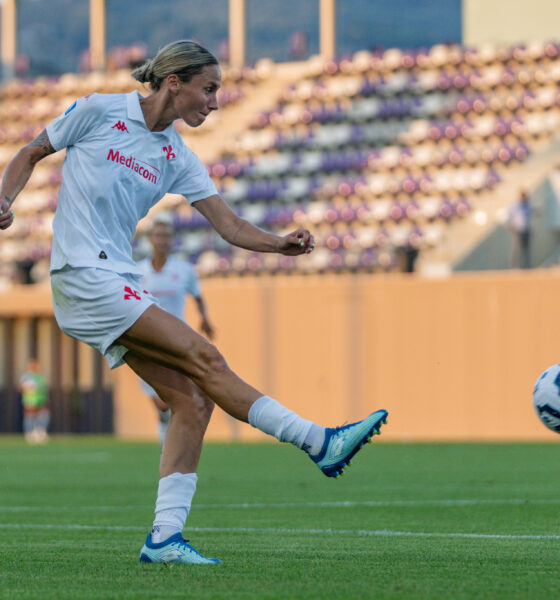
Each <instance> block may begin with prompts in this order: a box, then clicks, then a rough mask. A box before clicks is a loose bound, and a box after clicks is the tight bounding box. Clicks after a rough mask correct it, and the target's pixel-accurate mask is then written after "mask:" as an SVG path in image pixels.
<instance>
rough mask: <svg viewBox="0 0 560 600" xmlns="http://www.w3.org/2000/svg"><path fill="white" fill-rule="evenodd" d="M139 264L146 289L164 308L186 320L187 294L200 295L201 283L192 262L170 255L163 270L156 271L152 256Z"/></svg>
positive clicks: (196, 296) (197, 296)
mask: <svg viewBox="0 0 560 600" xmlns="http://www.w3.org/2000/svg"><path fill="white" fill-rule="evenodd" d="M137 264H138V267H139V269H140V271H141V272H142V280H141V281H142V285H143V286H144V287H145V288H146V290H147V291H148V292H149V293H150V294H151V295H152V296H154V297H155V298H156V299H157V301H158V304H159V305H160V306H161V308H163V310H166V311H167V312H169V313H171V314H172V315H175V316H176V317H178V318H179V319H182V320H183V321H184V320H185V301H186V298H187V294H190V295H191V296H194V297H195V298H199V297H200V283H199V281H198V276H197V274H196V271H195V270H194V268H193V266H192V265H191V263H189V262H187V261H185V260H180V259H178V258H175V257H174V256H169V257H168V258H167V261H166V262H165V265H164V266H163V269H162V270H161V271H154V268H153V266H152V259H151V258H150V257H148V258H145V259H144V260H141V261H139V262H138V263H137Z"/></svg>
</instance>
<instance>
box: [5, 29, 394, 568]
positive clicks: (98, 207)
mask: <svg viewBox="0 0 560 600" xmlns="http://www.w3.org/2000/svg"><path fill="white" fill-rule="evenodd" d="M132 75H133V77H134V78H135V79H137V80H138V81H140V82H143V83H148V84H149V87H150V90H151V92H150V94H149V95H148V96H146V97H143V96H141V95H140V94H138V92H131V93H130V94H91V95H89V96H85V97H83V98H80V99H78V100H77V101H76V102H74V104H72V105H71V106H70V107H69V108H68V109H67V110H66V111H65V112H64V113H63V114H62V115H60V116H59V117H57V118H56V119H55V120H54V121H52V122H51V123H50V124H49V125H48V126H47V128H46V129H45V130H44V131H43V132H42V133H41V134H40V135H39V136H38V137H37V138H36V139H35V140H34V141H32V142H31V143H29V144H28V145H27V146H25V147H24V148H22V149H21V150H20V151H19V152H18V153H17V155H16V156H15V157H14V158H13V159H12V161H11V162H10V164H9V165H8V167H7V169H6V171H5V173H4V178H3V181H2V189H1V190H0V229H6V228H7V227H10V226H11V225H12V223H13V220H14V212H13V210H12V209H11V206H12V203H13V201H14V199H15V197H16V196H17V194H18V193H19V192H20V191H21V190H22V188H23V187H24V186H25V184H26V183H27V181H28V180H29V177H30V176H31V173H32V172H33V169H34V167H35V165H36V164H37V162H39V161H40V160H41V159H42V158H44V157H45V156H48V155H50V154H52V153H53V152H56V151H58V150H62V149H63V148H66V149H67V150H66V159H65V161H64V167H63V171H62V184H61V187H60V192H59V196H58V206H57V209H56V214H55V218H54V221H53V243H52V253H51V286H52V291H53V306H54V314H55V317H56V320H57V322H58V324H59V326H60V328H61V329H62V330H63V331H64V332H65V333H66V334H67V335H70V336H71V337H74V338H77V339H79V340H82V341H83V342H86V343H87V344H89V345H90V346H92V347H94V348H96V349H98V350H99V351H100V352H101V353H102V354H104V355H105V357H106V359H107V362H108V364H109V366H110V367H111V368H115V367H117V366H119V365H121V364H123V362H126V363H127V364H128V365H129V366H130V367H131V368H132V369H133V370H134V371H135V372H136V374H137V375H138V376H139V377H141V378H142V379H144V380H145V381H147V382H148V383H149V384H150V385H151V386H152V387H153V388H154V389H155V390H156V392H157V394H158V395H159V397H160V398H162V399H163V400H164V401H165V403H166V404H167V405H168V406H169V407H170V408H171V411H172V415H171V418H170V420H169V426H168V428H167V434H166V436H165V442H164V444H163V449H162V455H161V462H160V481H159V486H158V495H157V500H156V510H155V512H156V516H155V520H154V523H153V528H152V531H151V533H149V534H148V536H147V539H146V542H145V544H144V546H143V547H142V550H141V552H140V560H141V561H145V562H165V563H167V562H179V563H191V564H192V563H196V564H212V563H217V562H220V561H219V560H218V559H209V558H205V557H204V556H202V555H201V554H200V553H199V552H197V551H196V550H195V549H194V548H193V547H192V546H190V545H189V544H188V543H187V542H186V541H185V540H184V539H183V537H182V534H181V532H182V530H183V527H184V525H185V521H186V518H187V515H188V512H189V510H190V507H191V502H192V498H193V495H194V492H195V489H196V482H197V475H196V470H197V467H198V461H199V458H200V452H201V449H202V441H203V438H204V434H205V432H206V427H207V425H208V421H209V419H210V415H211V414H212V410H213V408H214V403H216V404H218V405H219V406H220V407H221V408H222V409H224V410H225V411H226V412H227V413H228V414H230V415H231V416H233V417H235V418H236V419H239V420H240V421H244V422H249V423H250V424H251V425H252V426H253V427H256V428H257V429H259V430H261V431H263V432H264V433H267V434H269V435H273V436H274V437H276V438H277V439H278V440H280V441H282V442H288V443H291V444H293V445H295V446H296V447H298V448H300V449H302V450H303V451H304V452H306V453H307V454H308V456H309V457H310V458H311V460H312V461H313V462H314V463H315V464H316V465H317V466H318V467H319V469H320V470H321V471H322V472H323V473H324V474H325V475H327V476H328V477H337V476H338V475H341V474H342V472H343V470H344V468H345V467H346V466H347V465H348V464H349V462H350V460H351V458H352V457H353V456H354V454H356V452H358V451H359V449H360V448H361V447H362V446H363V445H364V444H365V443H366V442H367V441H369V440H370V439H371V437H372V436H373V434H374V433H379V429H380V427H381V424H382V423H383V422H385V419H386V415H387V412H386V411H385V410H379V411H376V412H374V413H372V414H371V415H369V417H367V418H366V419H364V420H362V421H359V422H357V423H352V424H350V425H345V426H343V427H336V428H332V429H331V428H325V427H321V426H319V425H316V424H315V423H312V422H311V421H307V420H305V419H302V418H301V417H300V416H299V415H298V414H296V413H295V412H294V411H292V410H289V409H288V408H286V407H285V406H283V405H282V404H280V403H279V402H277V401H276V400H274V399H273V398H271V397H269V396H266V395H264V394H263V393H262V392H260V391H259V390H257V389H255V388H254V387H252V386H250V385H248V384H247V383H246V382H245V381H243V380H242V379H240V378H239V377H238V376H237V375H236V374H235V373H234V372H233V371H232V370H231V369H230V368H229V366H228V365H227V363H226V361H225V359H224V357H223V356H222V355H221V354H220V353H219V352H218V350H217V349H216V347H215V346H213V345H212V344H211V343H210V342H208V341H207V340H206V339H205V338H204V337H202V336H201V335H199V334H198V333H196V332H195V331H194V330H193V329H191V328H190V327H189V326H188V325H187V324H186V323H185V322H184V321H182V320H180V319H178V318H177V317H175V316H173V315H171V314H169V313H168V312H166V311H164V310H162V309H161V308H159V307H158V306H157V303H156V301H155V299H154V298H152V297H151V296H150V294H149V293H148V292H147V291H145V288H144V286H143V285H142V283H141V275H142V273H141V272H140V271H139V269H138V267H137V265H136V263H135V262H134V261H133V259H132V247H131V239H132V237H133V235H134V233H135V231H136V227H137V224H138V221H139V220H140V219H141V218H143V217H144V216H145V215H146V214H147V212H148V210H149V209H150V208H151V207H152V206H153V205H154V204H156V203H157V202H158V201H159V200H160V199H161V198H162V197H163V196H164V194H166V193H168V192H170V193H175V194H180V195H183V196H185V197H186V198H187V199H188V201H189V202H190V203H191V204H192V205H193V206H194V208H196V209H197V210H198V211H199V212H200V213H201V214H202V215H204V216H205V217H206V218H207V219H208V221H209V222H210V223H211V224H212V226H213V227H214V229H215V230H216V231H217V232H218V233H219V234H220V235H221V236H222V237H223V238H224V239H225V240H226V241H228V242H229V243H231V244H233V245H235V246H238V247H240V248H245V249H247V250H252V251H255V252H277V253H280V254H285V255H290V256H297V255H300V254H304V253H309V252H311V251H312V250H313V248H314V247H315V242H314V240H313V236H312V235H311V234H310V232H309V231H307V230H306V229H296V230H295V231H292V232H290V233H288V234H286V235H283V236H280V235H276V234H272V233H268V232H266V231H263V230H262V229H259V228H258V227H255V226H254V225H252V224H250V223H249V222H248V221H246V220H244V219H242V218H240V217H238V216H237V215H236V214H235V213H234V212H233V211H232V210H231V209H230V208H229V206H228V205H227V204H226V203H225V202H224V201H223V200H222V198H221V197H220V196H219V194H218V192H217V190H216V187H215V186H214V183H213V182H212V180H211V179H210V177H209V175H208V172H207V170H206V168H205V167H204V165H203V164H202V162H201V161H200V160H199V159H198V157H197V156H196V155H195V154H193V152H192V151H191V150H190V149H189V148H188V147H187V146H186V145H185V143H184V141H183V139H182V138H181V136H180V135H179V134H178V133H177V131H176V130H175V129H174V127H173V122H174V121H175V120H176V119H183V121H184V122H185V123H186V124H187V125H189V126H190V127H198V126H199V125H202V123H204V121H205V120H206V117H207V116H208V115H209V114H210V113H211V112H212V111H214V110H217V108H218V102H217V93H218V89H219V88H220V85H221V72H220V68H219V66H218V61H217V60H216V58H215V57H214V56H213V55H212V54H211V53H210V52H208V50H206V49H205V48H203V47H202V46H200V45H199V44H197V43H195V42H192V41H190V40H180V41H178V42H173V43H171V44H168V45H167V46H165V47H164V48H162V49H161V50H160V51H159V52H158V54H157V55H156V57H155V58H153V59H152V60H149V61H147V62H146V63H145V64H144V65H142V66H141V67H139V68H138V69H135V70H134V71H133V73H132ZM305 301H306V299H305V297H302V298H301V302H302V303H304V302H305ZM293 343H294V345H296V346H299V347H300V346H302V345H304V346H305V347H306V348H309V352H310V353H312V352H313V340H308V339H301V338H300V336H299V335H298V332H294V333H293ZM287 376H289V374H288V375H287ZM199 390H202V391H203V392H204V393H203V394H201V393H200V392H199ZM299 400H301V401H302V402H305V398H301V399H299Z"/></svg>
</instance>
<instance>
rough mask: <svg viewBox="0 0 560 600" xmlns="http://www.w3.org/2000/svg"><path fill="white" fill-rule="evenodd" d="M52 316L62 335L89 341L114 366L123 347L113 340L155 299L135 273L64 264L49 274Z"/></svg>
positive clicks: (123, 353)
mask: <svg viewBox="0 0 560 600" xmlns="http://www.w3.org/2000/svg"><path fill="white" fill-rule="evenodd" d="M51 289H52V298H53V307H54V316H55V318H56V322H57V323H58V326H59V327H60V329H62V331H64V333H65V334H66V335H69V336H70V337H73V338H76V339H78V340H80V341H82V342H85V343H86V344H89V345H90V346H92V347H93V348H95V349H96V350H99V352H101V354H103V355H104V356H105V358H106V359H107V362H108V363H109V367H110V368H111V369H114V368H115V367H118V366H120V365H122V364H123V363H124V360H123V356H124V355H125V354H126V353H127V351H128V350H127V348H125V347H124V346H122V345H121V344H116V343H114V342H115V340H116V339H117V338H118V337H120V336H121V335H122V334H123V333H124V332H125V331H126V330H127V329H129V328H130V327H131V326H132V325H133V324H134V323H135V322H136V321H137V320H138V318H139V317H140V315H141V314H142V313H143V312H144V311H145V310H146V309H147V308H148V307H149V306H151V305H152V304H157V300H156V299H155V298H154V297H153V296H151V295H150V294H149V293H148V292H146V291H145V290H144V288H143V286H142V284H141V283H140V276H139V275H131V274H120V273H114V272H113V271H106V270H104V269H96V268H94V267H79V268H74V267H69V266H67V267H64V268H63V269H61V270H58V271H53V272H52V273H51Z"/></svg>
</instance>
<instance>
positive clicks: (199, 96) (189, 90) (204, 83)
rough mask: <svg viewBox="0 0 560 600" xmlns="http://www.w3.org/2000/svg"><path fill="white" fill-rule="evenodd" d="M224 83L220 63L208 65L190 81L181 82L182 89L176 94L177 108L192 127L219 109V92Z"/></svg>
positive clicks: (200, 123)
mask: <svg viewBox="0 0 560 600" xmlns="http://www.w3.org/2000/svg"><path fill="white" fill-rule="evenodd" d="M221 83H222V74H221V72H220V67H219V66H218V65H206V66H205V67H203V69H202V71H201V72H200V73H199V74H198V75H194V76H193V77H192V79H191V80H190V81H187V82H184V81H181V82H180V83H179V86H180V91H179V93H178V94H177V95H176V96H175V110H176V111H177V114H178V115H179V117H180V118H181V119H183V121H185V123H186V124H187V125H189V126H190V127H198V126H199V125H202V123H204V121H205V120H206V117H207V116H208V115H209V114H210V113H211V112H212V111H213V110H218V99H217V94H218V90H219V89H220V85H221Z"/></svg>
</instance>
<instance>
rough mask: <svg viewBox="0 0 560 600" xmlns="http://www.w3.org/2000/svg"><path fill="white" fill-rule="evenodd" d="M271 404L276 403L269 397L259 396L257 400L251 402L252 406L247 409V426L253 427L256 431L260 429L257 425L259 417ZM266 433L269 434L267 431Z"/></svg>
mask: <svg viewBox="0 0 560 600" xmlns="http://www.w3.org/2000/svg"><path fill="white" fill-rule="evenodd" d="M271 402H272V403H274V402H276V400H274V399H273V398H271V397H270V396H261V397H260V398H257V399H256V400H255V401H254V402H253V404H251V407H250V408H249V414H248V416H247V420H248V421H249V425H251V426H253V427H255V428H256V429H260V427H259V424H258V423H259V420H260V416H261V415H262V413H263V411H264V410H266V407H267V406H268V405H269V404H270V403H271ZM266 433H269V432H268V431H267V432H266Z"/></svg>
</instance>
